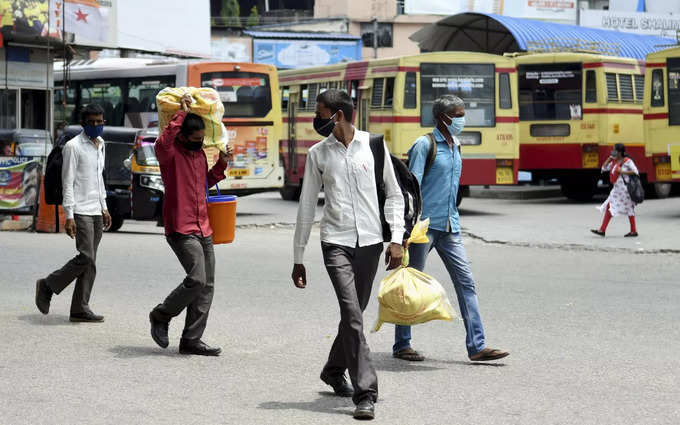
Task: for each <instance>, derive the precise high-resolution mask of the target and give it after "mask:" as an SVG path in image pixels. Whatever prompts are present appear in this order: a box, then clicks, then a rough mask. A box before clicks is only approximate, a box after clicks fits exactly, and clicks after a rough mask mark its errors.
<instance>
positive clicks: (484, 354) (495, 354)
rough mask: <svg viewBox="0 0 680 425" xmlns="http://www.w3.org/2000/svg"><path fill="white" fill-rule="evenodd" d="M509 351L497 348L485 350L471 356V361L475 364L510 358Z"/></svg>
mask: <svg viewBox="0 0 680 425" xmlns="http://www.w3.org/2000/svg"><path fill="white" fill-rule="evenodd" d="M509 355H510V353H509V352H508V351H503V350H498V349H496V348H485V349H483V350H482V351H480V352H479V353H477V354H473V355H471V356H470V360H472V361H473V362H488V361H491V360H498V359H502V358H503V357H507V356H509Z"/></svg>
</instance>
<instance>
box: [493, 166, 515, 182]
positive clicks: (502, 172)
mask: <svg viewBox="0 0 680 425" xmlns="http://www.w3.org/2000/svg"><path fill="white" fill-rule="evenodd" d="M514 182H515V179H514V176H513V169H512V167H496V184H513V183H514Z"/></svg>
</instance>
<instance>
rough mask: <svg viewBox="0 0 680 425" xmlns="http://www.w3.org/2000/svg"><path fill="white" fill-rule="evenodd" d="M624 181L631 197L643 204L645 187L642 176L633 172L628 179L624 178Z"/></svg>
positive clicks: (635, 201) (637, 202)
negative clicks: (641, 179)
mask: <svg viewBox="0 0 680 425" xmlns="http://www.w3.org/2000/svg"><path fill="white" fill-rule="evenodd" d="M623 181H624V182H625V183H626V188H627V189H628V194H629V195H630V199H631V200H632V201H633V202H634V203H636V204H641V203H642V201H644V200H645V189H644V188H643V187H642V182H641V181H640V176H638V175H637V174H632V175H630V176H628V179H625V178H624V179H623Z"/></svg>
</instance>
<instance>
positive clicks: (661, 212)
mask: <svg viewBox="0 0 680 425" xmlns="http://www.w3.org/2000/svg"><path fill="white" fill-rule="evenodd" d="M594 207H595V204H572V203H567V202H564V201H559V200H542V201H521V202H520V201H508V200H487V199H480V200H478V199H466V200H465V201H464V204H463V209H462V213H463V215H462V217H461V221H462V223H463V226H464V228H465V232H466V237H465V242H466V246H467V249H468V255H469V257H470V259H471V263H472V269H473V272H474V274H475V277H476V280H477V286H478V292H479V299H480V306H481V312H482V317H483V320H484V325H485V329H486V333H487V343H488V344H489V345H490V346H492V347H501V348H506V349H508V350H510V351H511V353H512V354H511V355H510V357H508V358H506V359H504V360H503V361H502V362H501V363H496V364H482V365H477V364H471V363H469V362H468V360H467V356H466V352H465V343H464V340H465V333H464V329H463V326H462V323H461V322H459V321H457V322H431V323H428V324H424V325H419V326H417V327H416V328H414V346H415V348H417V349H419V350H421V351H422V352H423V353H424V354H425V355H426V356H427V360H426V361H425V362H423V363H418V364H409V363H405V362H403V361H399V360H395V359H393V358H392V357H391V345H392V338H393V332H392V327H391V326H390V325H385V326H384V327H383V329H381V330H380V331H379V332H377V333H367V339H368V342H369V345H370V347H371V350H372V358H373V361H374V363H375V366H376V368H377V370H378V377H379V383H380V400H379V403H378V404H377V419H376V421H374V422H375V423H379V424H382V423H384V424H433V425H434V424H444V423H455V424H677V423H680V407H679V406H680V404H679V403H678V402H677V400H679V399H680V389H678V386H677V382H678V380H679V379H680V360H679V358H678V355H677V353H678V352H680V326H678V325H677V323H678V322H680V308H679V307H678V299H680V278H679V276H680V266H679V264H680V262H679V260H680V254H678V253H679V252H680V236H679V235H680V232H679V231H678V230H680V229H679V228H678V226H679V223H680V199H678V198H674V199H669V200H664V201H645V203H644V204H643V205H642V206H641V208H640V209H639V214H640V216H639V219H638V220H639V231H640V233H641V235H642V236H641V237H640V238H638V239H637V240H634V239H633V240H631V239H628V238H626V239H624V238H623V237H622V235H623V233H625V231H626V228H625V227H626V226H625V225H626V223H625V222H623V221H622V220H620V219H619V220H616V219H615V220H614V222H613V223H612V232H611V237H609V236H608V237H607V238H605V239H598V238H596V237H594V236H591V235H590V234H589V232H588V228H589V227H592V226H595V225H596V224H597V221H598V220H599V213H598V212H597V210H595V209H594ZM320 208H321V207H320ZM295 209H296V204H295V203H292V202H284V201H281V200H279V199H278V198H277V195H275V194H262V195H257V196H253V197H246V198H242V199H241V200H240V203H239V212H240V216H239V219H238V222H239V226H240V227H239V229H238V232H237V240H236V241H235V243H234V244H231V245H220V246H217V247H216V256H217V282H216V294H215V299H214V303H213V309H212V312H211V317H210V320H209V323H208V329H207V331H206V334H205V336H204V339H205V341H206V342H208V343H210V344H215V345H220V346H221V347H222V348H223V355H222V356H221V357H219V358H197V357H185V356H180V355H179V354H177V343H178V341H179V336H180V333H181V326H182V317H181V316H180V318H178V319H176V320H175V321H173V322H172V323H171V327H170V337H171V346H170V348H168V349H167V350H162V349H160V348H159V347H157V346H156V345H155V344H154V343H153V341H152V340H151V338H150V336H149V333H148V332H149V331H148V318H147V315H148V312H149V310H150V309H151V308H152V307H153V306H154V305H155V304H157V303H158V302H160V301H161V300H162V299H163V297H164V296H165V295H166V294H167V293H168V292H169V291H170V290H171V289H172V288H173V287H174V286H176V285H177V284H178V283H179V281H180V280H181V278H182V273H181V269H180V266H179V264H178V262H177V260H176V259H175V257H174V255H173V254H172V252H171V250H170V248H169V247H168V246H167V244H166V243H165V241H164V240H163V237H162V232H161V229H159V228H156V227H155V226H154V225H153V224H150V223H134V222H131V223H126V224H125V225H124V226H123V228H122V231H121V232H119V233H115V234H105V235H104V239H103V241H102V245H101V248H100V252H99V262H98V277H97V283H96V285H95V288H94V292H93V297H92V303H91V304H92V307H93V309H94V310H95V312H97V313H100V314H104V315H105V316H106V322H105V323H103V324H93V325H91V324H71V323H69V322H68V308H69V303H70V289H67V290H66V291H65V292H64V293H63V294H62V295H61V296H58V297H55V298H54V299H53V303H52V309H51V312H50V314H49V315H48V316H42V315H41V314H39V313H38V311H37V309H36V308H35V306H34V304H33V295H34V292H33V291H34V285H35V280H36V279H37V278H39V277H43V276H44V275H45V274H47V273H49V272H50V271H51V270H52V269H54V268H56V267H59V266H61V265H62V263H63V262H65V261H66V260H67V259H68V258H69V257H70V256H71V255H72V254H73V252H74V248H73V243H72V242H71V241H70V240H69V239H68V238H67V237H66V236H64V235H52V234H31V233H12V232H3V233H0V252H2V253H3V255H2V256H0V270H1V274H0V329H2V331H3V332H2V334H3V337H4V338H3V339H4V341H3V344H2V345H0V401H1V402H0V424H3V425H5V424H8V425H9V424H70V423H83V424H100V423H101V424H127V423H140V424H156V423H158V424H161V423H162V424H175V423H189V424H337V423H348V424H349V423H353V422H354V420H353V419H352V418H351V412H352V404H351V401H350V400H349V399H338V398H336V397H333V396H332V395H331V394H330V392H329V388H328V387H326V386H325V385H324V384H323V383H322V382H321V381H320V380H319V379H318V375H319V372H320V369H321V367H322V365H323V363H324V360H325V358H326V355H327V352H328V349H329V348H330V344H331V342H332V338H333V337H334V332H335V329H336V326H337V321H338V316H339V315H338V308H337V303H336V300H335V296H334V294H333V291H332V287H331V285H330V282H329V281H328V278H327V275H326V273H325V270H324V269H323V266H322V264H321V253H320V246H319V240H318V229H315V230H313V232H312V234H313V237H312V240H311V241H310V245H309V248H308V251H307V254H306V264H307V268H308V278H309V285H308V288H307V289H305V290H299V289H295V288H293V285H292V283H291V282H290V281H289V277H288V276H289V275H290V269H291V259H292V249H291V248H292V235H293V228H292V226H291V225H290V223H292V222H294V217H295ZM640 248H642V250H641V249H640ZM426 271H427V272H428V273H430V274H432V275H433V276H434V277H436V278H437V279H439V280H440V281H441V282H442V283H443V284H444V286H445V287H446V288H447V289H448V290H449V292H450V294H453V291H452V288H451V284H450V281H449V279H448V277H447V274H446V272H445V269H444V267H443V265H442V263H441V261H440V260H439V259H438V258H436V257H435V256H432V257H430V261H429V262H428V266H427V270H426ZM377 287H378V283H377V282H376V286H375V290H374V297H375V296H376V295H377ZM452 304H453V305H454V306H457V303H456V302H455V296H454V298H453V303H452ZM376 317H377V302H376V300H375V299H373V300H372V301H371V303H370V305H369V307H368V309H367V311H366V313H365V327H366V329H367V332H368V328H369V327H370V326H371V325H372V324H373V322H374V320H375V318H376Z"/></svg>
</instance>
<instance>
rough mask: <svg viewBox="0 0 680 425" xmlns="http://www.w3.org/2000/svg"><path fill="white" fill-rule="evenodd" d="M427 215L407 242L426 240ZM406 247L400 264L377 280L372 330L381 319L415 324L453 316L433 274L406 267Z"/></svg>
mask: <svg viewBox="0 0 680 425" xmlns="http://www.w3.org/2000/svg"><path fill="white" fill-rule="evenodd" d="M429 224H430V221H429V219H428V220H425V221H419V222H418V223H417V224H416V226H415V227H414V228H413V230H412V231H411V236H410V237H409V239H408V240H409V242H410V243H426V242H428V238H427V228H428V226H429ZM407 265H408V251H406V252H405V253H404V259H403V260H402V266H401V267H399V268H398V269H396V270H394V271H392V273H390V274H389V275H387V276H386V277H385V278H384V279H383V280H382V281H381V282H380V291H379V292H378V320H376V322H375V325H374V326H373V329H372V330H371V331H372V332H377V331H378V330H380V327H381V326H382V324H383V323H394V324H397V325H416V324H419V323H425V322H429V321H430V320H448V321H451V320H453V318H454V317H456V313H455V312H454V310H453V307H452V306H451V303H450V302H449V298H448V296H447V295H446V291H445V290H444V288H443V287H442V285H441V284H440V283H439V282H437V280H435V279H434V278H433V277H431V276H428V275H426V274H425V273H423V272H421V271H418V270H416V269H414V268H411V267H407Z"/></svg>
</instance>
